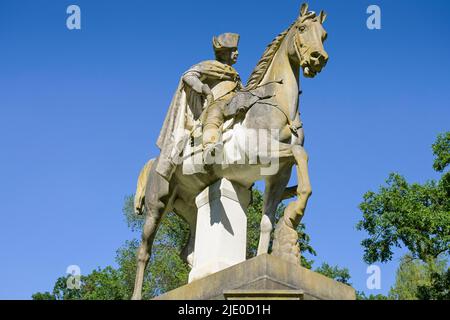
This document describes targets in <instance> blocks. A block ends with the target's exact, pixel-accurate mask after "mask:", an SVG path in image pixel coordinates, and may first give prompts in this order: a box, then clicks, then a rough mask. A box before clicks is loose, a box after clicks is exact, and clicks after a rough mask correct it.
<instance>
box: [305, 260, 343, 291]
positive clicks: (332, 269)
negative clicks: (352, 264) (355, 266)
mask: <svg viewBox="0 0 450 320" xmlns="http://www.w3.org/2000/svg"><path fill="white" fill-rule="evenodd" d="M314 271H315V272H317V273H320V274H323V275H324V276H326V277H328V278H331V279H334V280H336V281H338V282H341V283H344V284H347V285H349V286H350V285H351V283H350V278H351V277H350V272H349V271H348V269H347V268H340V267H339V266H331V265H329V264H328V263H326V262H324V263H322V265H321V266H320V267H318V268H317V269H316V270H314Z"/></svg>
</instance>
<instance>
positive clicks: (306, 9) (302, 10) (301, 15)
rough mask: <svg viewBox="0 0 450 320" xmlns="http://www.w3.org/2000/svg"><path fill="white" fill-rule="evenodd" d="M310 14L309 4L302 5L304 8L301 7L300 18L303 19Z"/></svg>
mask: <svg viewBox="0 0 450 320" xmlns="http://www.w3.org/2000/svg"><path fill="white" fill-rule="evenodd" d="M307 13H308V4H307V3H304V4H302V6H301V7H300V17H303V16H304V15H305V14H307Z"/></svg>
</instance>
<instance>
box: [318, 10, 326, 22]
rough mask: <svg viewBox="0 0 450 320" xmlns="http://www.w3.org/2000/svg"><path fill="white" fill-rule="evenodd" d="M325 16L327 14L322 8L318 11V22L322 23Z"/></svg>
mask: <svg viewBox="0 0 450 320" xmlns="http://www.w3.org/2000/svg"><path fill="white" fill-rule="evenodd" d="M326 18H327V14H326V13H325V12H324V11H323V10H322V11H320V15H319V19H320V23H322V24H323V23H324V21H325V19H326Z"/></svg>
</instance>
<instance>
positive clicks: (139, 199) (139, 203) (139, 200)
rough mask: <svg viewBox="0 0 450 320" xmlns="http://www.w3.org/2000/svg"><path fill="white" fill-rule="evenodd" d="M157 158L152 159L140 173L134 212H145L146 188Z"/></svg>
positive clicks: (139, 213)
mask: <svg viewBox="0 0 450 320" xmlns="http://www.w3.org/2000/svg"><path fill="white" fill-rule="evenodd" d="M154 162H155V159H150V160H149V161H148V162H147V163H146V164H145V165H144V167H143V168H142V170H141V172H140V173H139V178H138V181H137V187H136V194H135V195H134V212H135V213H136V214H138V215H142V214H144V213H145V205H144V204H145V190H146V188H147V183H148V177H149V176H150V170H151V169H152V166H153V163H154Z"/></svg>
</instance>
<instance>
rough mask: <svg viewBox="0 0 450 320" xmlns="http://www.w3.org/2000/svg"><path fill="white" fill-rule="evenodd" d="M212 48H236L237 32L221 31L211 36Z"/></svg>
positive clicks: (237, 41)
mask: <svg viewBox="0 0 450 320" xmlns="http://www.w3.org/2000/svg"><path fill="white" fill-rule="evenodd" d="M212 42H213V47H214V50H215V51H217V50H221V49H229V48H237V46H238V44H239V35H238V34H237V33H229V32H227V33H223V34H221V35H219V36H217V37H213V41H212Z"/></svg>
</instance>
